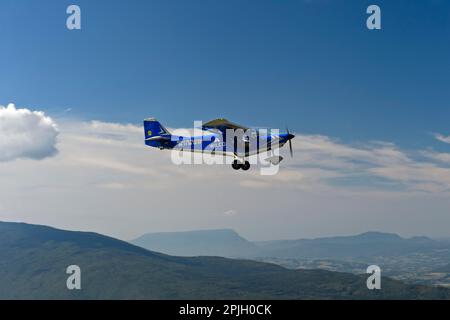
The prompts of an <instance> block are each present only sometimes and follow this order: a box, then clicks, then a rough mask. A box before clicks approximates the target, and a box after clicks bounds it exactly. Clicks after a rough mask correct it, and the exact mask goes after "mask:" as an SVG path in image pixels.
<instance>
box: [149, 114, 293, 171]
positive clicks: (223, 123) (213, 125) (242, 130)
mask: <svg viewBox="0 0 450 320" xmlns="http://www.w3.org/2000/svg"><path fill="white" fill-rule="evenodd" d="M144 131H145V144H146V145H148V146H150V147H154V148H159V149H161V150H164V149H168V150H178V151H187V152H201V153H208V154H213V155H223V156H230V157H233V158H234V159H235V160H234V162H233V165H232V166H233V168H234V169H243V170H248V168H250V164H249V163H248V161H247V160H246V158H248V157H250V156H252V155H256V154H259V153H262V152H267V151H271V150H274V149H276V148H281V147H282V146H284V144H286V143H287V142H289V143H290V140H292V139H293V138H294V135H293V134H291V133H289V132H286V133H279V131H278V130H266V129H249V128H246V127H243V126H239V125H236V124H234V123H232V122H230V121H228V120H225V119H217V120H213V121H209V122H207V123H205V124H203V125H202V127H201V128H198V129H194V135H190V136H188V135H175V134H171V133H170V132H169V131H168V130H167V129H166V128H165V127H164V126H163V125H161V124H160V123H159V122H158V121H157V120H156V119H154V118H149V119H145V120H144ZM290 147H291V151H292V146H291V145H290ZM281 160H282V157H278V160H274V161H275V162H278V163H279V162H280V161H281Z"/></svg>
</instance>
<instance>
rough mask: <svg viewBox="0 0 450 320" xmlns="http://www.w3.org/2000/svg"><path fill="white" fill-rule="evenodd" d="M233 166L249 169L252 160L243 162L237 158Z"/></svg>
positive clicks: (237, 168) (234, 167)
mask: <svg viewBox="0 0 450 320" xmlns="http://www.w3.org/2000/svg"><path fill="white" fill-rule="evenodd" d="M231 166H232V167H233V169H234V170H239V169H242V170H244V171H247V170H248V169H250V162H248V161H245V162H244V163H242V162H239V161H237V160H234V161H233V163H232V164H231Z"/></svg>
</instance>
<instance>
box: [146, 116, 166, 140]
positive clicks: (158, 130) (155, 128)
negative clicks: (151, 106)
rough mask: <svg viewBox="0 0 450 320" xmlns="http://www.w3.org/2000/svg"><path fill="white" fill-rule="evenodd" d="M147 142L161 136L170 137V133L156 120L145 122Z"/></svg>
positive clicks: (149, 119) (150, 119) (151, 119)
mask: <svg viewBox="0 0 450 320" xmlns="http://www.w3.org/2000/svg"><path fill="white" fill-rule="evenodd" d="M144 132H145V140H147V139H149V138H157V137H161V136H170V132H169V131H168V130H167V129H166V128H164V126H163V125H162V124H161V123H159V122H158V120H156V119H155V118H148V119H145V120H144Z"/></svg>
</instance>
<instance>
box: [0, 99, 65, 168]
mask: <svg viewBox="0 0 450 320" xmlns="http://www.w3.org/2000/svg"><path fill="white" fill-rule="evenodd" d="M57 136H58V129H57V127H56V124H55V122H54V121H53V120H52V119H51V118H50V117H47V116H46V115H45V114H44V113H43V112H41V111H31V110H28V109H16V107H15V106H14V105H13V104H10V105H8V106H7V107H4V106H0V161H11V160H15V159H36V160H39V159H43V158H46V157H50V156H53V155H54V154H55V153H56V152H57V149H56V138H57Z"/></svg>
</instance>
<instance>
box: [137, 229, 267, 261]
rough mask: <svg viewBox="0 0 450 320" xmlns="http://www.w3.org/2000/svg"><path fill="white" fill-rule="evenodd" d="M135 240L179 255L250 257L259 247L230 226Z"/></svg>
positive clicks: (147, 247) (154, 248)
mask: <svg viewBox="0 0 450 320" xmlns="http://www.w3.org/2000/svg"><path fill="white" fill-rule="evenodd" d="M131 243H133V244H135V245H137V246H140V247H143V248H146V249H149V250H153V251H158V252H164V253H166V254H170V255H175V256H221V257H248V256H252V255H253V254H254V253H255V252H257V251H258V250H259V247H258V246H257V245H256V244H254V243H252V242H250V241H247V240H246V239H244V238H242V237H241V236H240V235H238V234H237V233H236V232H235V231H233V230H230V229H218V230H198V231H185V232H158V233H148V234H145V235H143V236H141V237H139V238H137V239H135V240H133V241H131Z"/></svg>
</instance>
